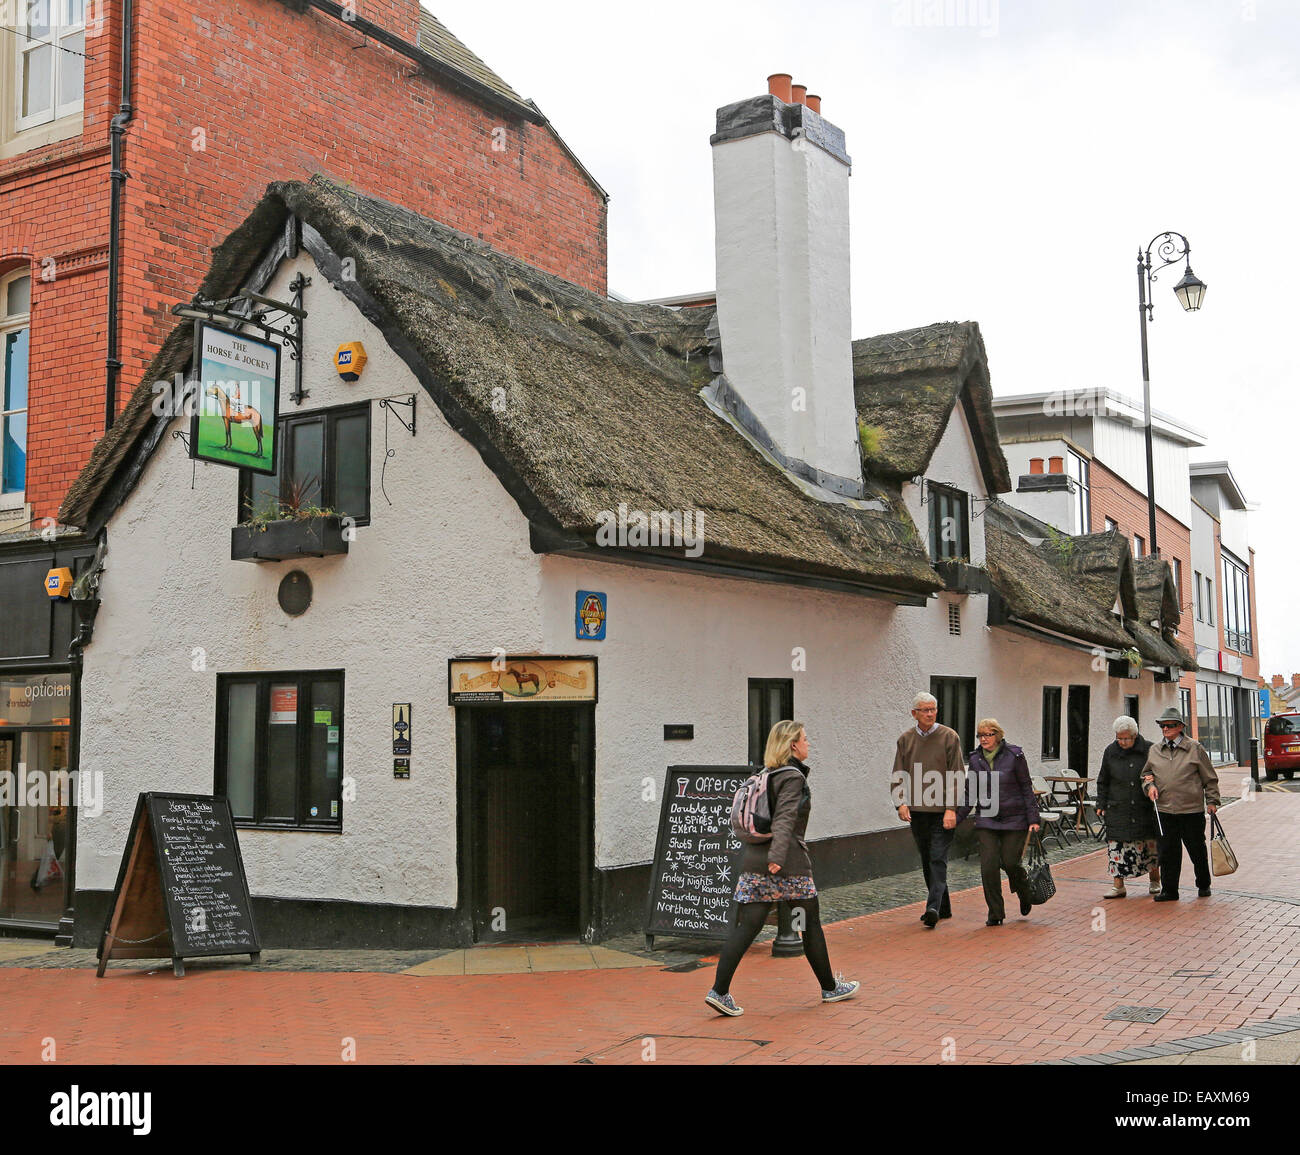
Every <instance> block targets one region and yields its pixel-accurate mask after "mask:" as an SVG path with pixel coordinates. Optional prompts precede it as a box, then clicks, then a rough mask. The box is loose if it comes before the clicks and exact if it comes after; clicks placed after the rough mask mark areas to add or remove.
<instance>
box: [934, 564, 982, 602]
mask: <svg viewBox="0 0 1300 1155" xmlns="http://www.w3.org/2000/svg"><path fill="white" fill-rule="evenodd" d="M930 564H931V565H932V566H933V567H934V570H935V572H936V573H937V574H938V575H939V576H940V577H941V578H942V579H943V585H944V589H946V590H947V591H948V592H949V593H960V594H986V593H988V592H989V575H988V572H987V571H986V570H984V569H983V568H981V567H980V566H976V565H971V563H970V562H968V561H963V560H962V559H961V558H955V557H950V558H940V559H939V560H938V561H932V562H931V563H930Z"/></svg>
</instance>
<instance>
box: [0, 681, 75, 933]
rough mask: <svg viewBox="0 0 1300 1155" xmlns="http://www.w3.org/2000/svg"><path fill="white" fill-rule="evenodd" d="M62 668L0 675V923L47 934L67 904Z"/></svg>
mask: <svg viewBox="0 0 1300 1155" xmlns="http://www.w3.org/2000/svg"><path fill="white" fill-rule="evenodd" d="M71 693H72V687H71V678H70V676H69V675H68V674H26V675H24V674H3V675H0V928H3V929H4V930H6V931H10V932H15V933H18V932H29V933H30V932H33V931H35V932H40V933H50V934H53V933H54V932H55V931H56V930H57V929H58V924H59V920H60V919H61V918H62V916H63V914H64V911H65V910H66V909H67V907H68V904H69V903H68V894H69V891H68V888H67V879H68V871H69V864H70V862H71V856H70V853H69V850H70V845H71V829H70V827H71V820H72V808H73V806H74V804H75V802H76V800H77V798H76V780H75V779H74V778H73V777H72V776H71V775H70V774H69V769H68V739H69V733H70V722H71V717H70V713H69V707H70V702H71Z"/></svg>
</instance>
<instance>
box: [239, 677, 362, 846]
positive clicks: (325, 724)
mask: <svg viewBox="0 0 1300 1155" xmlns="http://www.w3.org/2000/svg"><path fill="white" fill-rule="evenodd" d="M216 745H217V749H216V773H215V776H214V789H215V792H216V793H217V794H218V795H224V796H225V797H227V798H229V799H230V809H231V811H232V812H233V814H234V816H235V821H236V822H237V823H239V824H240V825H241V826H263V827H279V828H285V829H312V830H321V829H324V830H340V829H342V826H343V671H342V670H307V671H291V672H276V673H270V674H219V675H217V743H216Z"/></svg>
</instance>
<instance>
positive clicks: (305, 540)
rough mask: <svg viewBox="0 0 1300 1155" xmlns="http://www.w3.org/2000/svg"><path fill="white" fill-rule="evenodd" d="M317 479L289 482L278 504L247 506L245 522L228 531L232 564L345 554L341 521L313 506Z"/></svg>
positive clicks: (338, 516)
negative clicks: (234, 562) (233, 562)
mask: <svg viewBox="0 0 1300 1155" xmlns="http://www.w3.org/2000/svg"><path fill="white" fill-rule="evenodd" d="M319 488H320V482H319V480H318V479H317V478H316V477H306V478H303V479H302V480H301V481H294V482H291V483H290V484H289V485H288V486H287V488H286V489H285V491H284V496H283V497H282V498H280V499H279V500H275V501H268V502H266V503H265V504H263V505H262V506H260V507H258V508H256V509H255V508H253V506H252V504H251V503H249V506H248V512H249V515H248V518H247V519H246V520H245V521H244V522H243V523H242V524H241V525H237V526H235V528H234V529H232V530H231V531H230V558H231V560H232V561H285V560H287V559H289V558H297V557H304V556H307V557H324V556H325V555H326V554H338V553H347V552H348V543H347V539H346V537H345V536H344V533H343V517H344V515H343V514H341V513H339V512H338V510H335V509H326V508H323V507H321V506H319V505H317V504H316V502H315V501H314V500H313V495H314V493H315V492H316V491H318V490H319Z"/></svg>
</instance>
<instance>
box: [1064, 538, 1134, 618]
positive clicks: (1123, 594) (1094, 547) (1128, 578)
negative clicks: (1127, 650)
mask: <svg viewBox="0 0 1300 1155" xmlns="http://www.w3.org/2000/svg"><path fill="white" fill-rule="evenodd" d="M1039 548H1040V549H1057V550H1059V551H1060V553H1061V554H1062V556H1063V558H1064V561H1065V567H1066V570H1067V571H1068V572H1069V573H1071V574H1074V575H1075V577H1077V578H1078V579H1079V581H1080V582H1082V583H1083V584H1084V585H1085V586H1087V587H1088V588H1089V590H1090V591H1091V592H1092V594H1093V596H1094V597H1095V598H1096V600H1097V602H1098V604H1100V605H1104V606H1105V607H1106V609H1107V610H1109V609H1111V608H1112V607H1113V606H1114V605H1115V603H1116V601H1117V600H1118V602H1119V606H1120V609H1121V611H1122V612H1123V615H1124V617H1126V618H1136V617H1137V616H1138V608H1137V584H1136V582H1135V581H1134V577H1133V555H1132V554H1131V553H1130V552H1129V544H1128V538H1126V537H1124V536H1123V535H1122V534H1121V533H1120V532H1119V530H1117V529H1109V530H1106V531H1105V532H1104V533H1086V534H1078V535H1076V536H1073V537H1071V536H1068V535H1060V536H1059V537H1058V538H1056V539H1055V540H1050V539H1049V541H1048V542H1047V543H1046V544H1045V545H1044V546H1040V547H1039Z"/></svg>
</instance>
